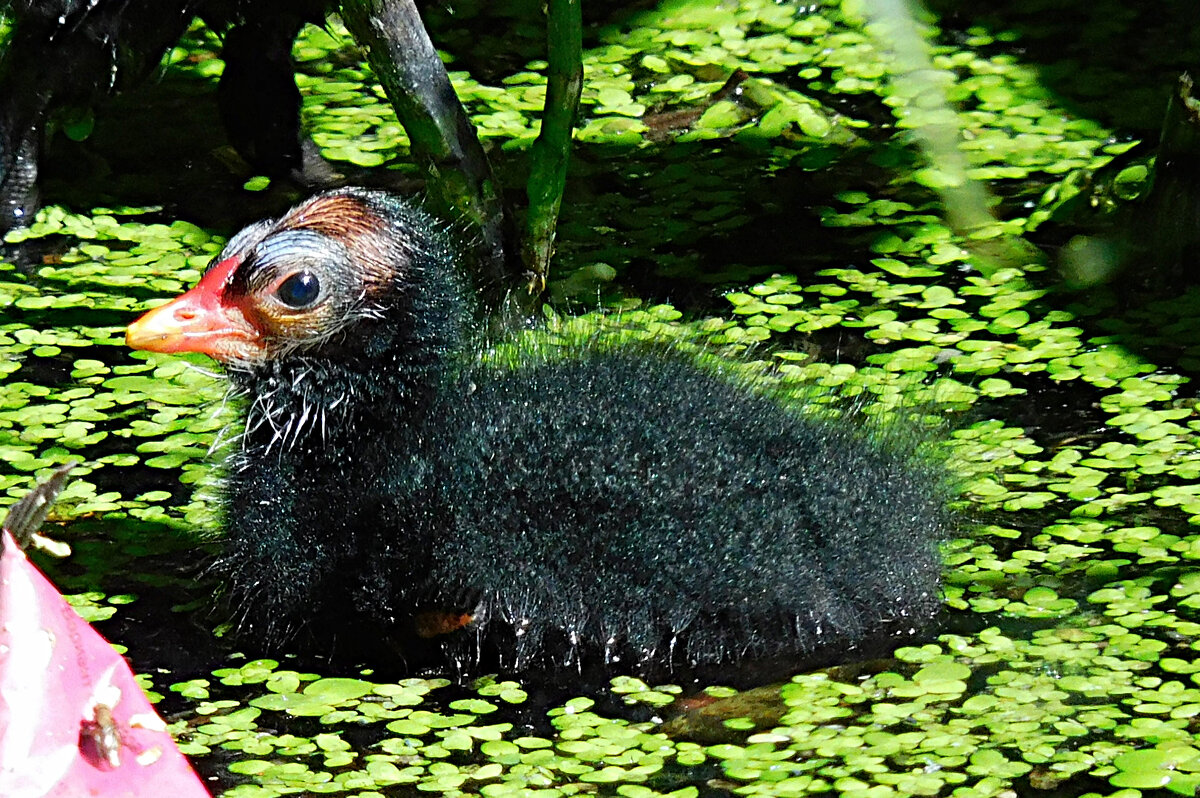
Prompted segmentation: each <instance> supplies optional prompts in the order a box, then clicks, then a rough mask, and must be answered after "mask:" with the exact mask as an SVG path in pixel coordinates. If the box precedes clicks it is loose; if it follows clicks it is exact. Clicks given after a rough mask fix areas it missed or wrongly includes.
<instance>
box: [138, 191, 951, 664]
mask: <svg viewBox="0 0 1200 798" xmlns="http://www.w3.org/2000/svg"><path fill="white" fill-rule="evenodd" d="M318 235H319V236H333V237H335V238H336V239H337V241H336V245H333V244H330V243H329V240H328V238H327V239H326V240H325V241H324V242H322V241H320V240H317V238H316V237H315V236H318ZM323 248H324V249H323ZM300 251H303V252H305V253H306V254H305V255H304V257H303V258H300V259H297V257H296V253H298V252H300ZM314 252H316V253H317V255H313V253H314ZM322 252H323V254H321V253H322ZM346 256H349V257H348V258H347V257H346ZM322 258H325V259H328V258H334V259H343V258H345V259H346V260H347V262H349V261H354V262H355V263H356V264H357V265H355V266H353V267H350V268H351V270H352V271H354V272H355V273H356V274H357V275H358V276H356V277H352V278H349V282H348V283H346V284H345V285H344V286H342V289H343V290H344V292H345V293H346V295H347V297H350V298H351V300H352V301H350V302H349V304H347V305H345V306H343V307H334V308H332V309H330V308H327V307H326V305H327V304H328V303H332V304H333V305H337V303H338V302H339V301H340V300H339V299H338V298H337V297H334V296H327V295H326V294H324V293H321V294H320V295H319V296H318V297H317V298H316V299H313V300H312V302H311V304H306V305H305V308H306V310H305V311H304V312H303V313H292V312H290V311H289V312H284V313H280V312H277V311H278V309H274V310H273V309H271V308H270V307H268V305H269V304H270V302H273V301H277V300H278V299H279V298H280V297H283V298H285V299H287V300H289V301H290V300H293V299H296V298H297V296H298V295H299V297H300V299H308V298H309V294H311V293H312V292H311V291H301V290H300V289H298V288H297V286H299V285H300V283H298V282H295V281H293V278H295V277H296V275H297V274H300V273H301V272H305V273H308V274H309V276H310V277H312V278H313V279H314V280H317V281H319V282H320V283H321V286H322V287H321V289H320V290H321V291H322V292H325V291H327V290H328V291H336V290H338V289H337V288H336V286H334V283H335V282H336V281H337V280H339V279H342V278H341V277H339V275H341V274H342V272H343V269H344V268H346V267H344V265H340V264H339V265H337V266H336V267H331V266H329V265H328V264H324V265H322V264H321V263H319V261H320V260H321V259H322ZM284 264H287V265H286V266H285V265H284ZM306 264H307V265H306ZM385 266H386V267H387V268H392V269H394V274H393V275H391V276H389V275H388V274H385V272H386V271H387V269H386V268H384V267H385ZM247 272H248V273H247ZM363 275H365V276H366V277H365V278H364V277H363ZM289 281H292V282H289ZM356 281H357V282H356ZM256 285H260V286H262V287H261V288H258V289H256V288H255V286H256ZM298 291H299V294H298ZM264 292H265V293H264ZM212 296H218V297H219V301H218V302H217V305H219V310H212V309H210V310H208V311H206V310H204V306H205V303H206V302H209V299H208V298H211V297H212ZM264 296H265V297H275V299H270V300H264V298H263V297H264ZM189 297H191V299H189ZM206 297H208V298H206ZM264 302H266V304H265V305H264ZM248 303H250V304H248ZM173 305H174V307H173V306H172V305H168V306H164V307H165V308H166V309H165V310H163V309H160V310H157V311H154V312H152V314H150V316H148V317H147V318H146V319H144V320H142V321H140V322H138V324H137V325H135V326H134V327H133V328H131V332H130V339H131V342H132V343H134V344H135V345H140V346H144V347H147V348H157V349H161V350H163V351H179V350H180V349H182V348H189V349H193V350H196V351H207V352H209V353H210V354H214V355H215V356H217V357H218V359H221V360H224V361H225V362H227V363H228V364H229V367H230V374H231V376H232V377H233V380H234V383H235V385H237V386H238V387H239V388H240V389H242V390H244V391H245V392H246V393H247V394H248V398H247V413H246V421H247V428H246V434H245V436H244V439H243V441H242V443H241V446H240V449H239V451H238V452H237V453H236V454H235V455H234V456H233V457H232V458H231V462H230V465H229V468H228V476H227V482H226V487H225V491H226V493H225V496H226V527H227V531H228V537H227V540H228V542H227V548H226V552H225V554H224V557H223V563H224V566H223V568H224V570H226V571H227V572H228V576H229V581H230V585H231V592H232V596H233V598H234V600H235V602H236V603H237V605H238V606H239V608H240V610H241V611H242V612H243V613H244V614H245V616H246V618H247V619H249V623H250V626H251V628H261V629H271V628H275V629H289V628H293V627H295V626H297V625H300V624H302V623H303V622H304V621H305V619H310V618H314V617H331V616H335V617H341V618H344V619H347V620H348V619H350V618H353V617H357V618H366V619H371V621H372V622H374V623H375V624H377V626H378V627H379V628H381V629H383V630H384V631H385V632H386V633H390V634H403V633H408V634H430V633H433V632H442V634H439V635H438V636H437V638H436V639H437V640H439V641H441V643H442V644H443V645H444V646H445V647H446V648H447V649H448V650H449V652H450V653H451V655H452V656H453V657H454V658H455V659H457V660H459V661H463V660H466V659H469V658H470V657H472V656H474V654H475V652H476V651H477V649H478V645H479V642H480V640H489V641H491V642H497V641H499V643H500V646H501V648H502V649H504V651H505V653H506V654H507V657H506V660H507V662H508V664H512V665H517V666H521V665H524V664H527V663H531V662H536V661H550V662H572V661H576V660H578V659H587V658H589V657H591V658H593V659H599V658H606V659H608V660H609V661H612V660H618V659H619V660H621V661H624V662H630V661H633V662H634V663H642V664H650V663H658V664H662V663H670V662H680V663H691V664H695V663H712V662H721V661H728V660H732V659H735V658H738V657H742V656H747V655H749V656H756V657H770V658H786V657H795V658H796V660H797V662H800V661H811V660H813V659H824V660H828V659H830V654H831V652H844V651H845V650H847V649H852V648H854V647H856V646H862V645H865V644H867V643H877V642H879V641H880V640H882V639H886V638H887V637H888V636H889V635H892V634H895V633H902V632H906V631H910V630H911V629H912V628H914V627H919V626H920V625H921V624H922V622H923V621H925V620H926V619H928V617H929V616H930V615H931V614H932V612H933V611H934V610H935V609H936V606H937V585H938V572H939V565H938V560H937V554H936V543H937V540H938V539H939V538H940V537H942V536H943V535H944V533H945V531H946V529H945V527H946V524H947V523H948V517H947V515H946V513H945V510H944V498H945V496H944V491H943V488H942V485H941V484H940V482H939V479H938V477H937V474H936V469H933V468H930V467H926V466H925V465H923V464H922V463H921V462H920V461H919V460H916V459H914V458H912V457H910V456H907V455H904V454H901V453H898V452H897V451H895V450H894V448H893V447H889V446H886V445H884V444H881V443H879V442H877V441H872V440H871V439H869V438H868V437H867V436H865V435H864V434H863V433H862V431H861V430H858V429H855V428H854V427H853V426H852V425H846V424H839V423H834V422H830V421H819V420H814V419H811V418H806V417H804V416H802V415H801V414H799V413H798V412H796V411H795V410H794V409H792V408H789V407H787V406H786V405H785V404H784V403H783V402H781V401H779V400H777V399H776V398H772V397H770V396H766V395H763V394H762V393H760V392H757V391H755V390H754V389H753V388H752V387H751V386H748V385H746V384H745V381H744V380H739V379H734V378H731V377H729V376H728V375H726V374H722V373H720V370H719V368H717V367H715V366H711V365H701V364H697V362H695V360H694V359H693V358H691V357H690V356H686V355H683V354H680V353H676V352H672V351H670V350H668V349H666V348H664V347H650V346H638V347H633V348H630V347H622V346H616V345H605V344H590V345H580V346H579V347H578V348H576V349H568V350H567V351H565V352H558V353H554V352H552V351H550V350H549V349H546V348H542V349H535V348H530V349H528V350H526V351H525V354H524V356H523V357H522V358H520V359H519V360H518V362H517V364H516V365H512V364H505V363H501V362H499V359H498V358H487V357H482V356H481V351H482V350H481V348H480V347H479V346H478V342H477V341H476V340H475V339H474V337H473V335H472V333H471V332H470V331H471V324H470V322H469V318H470V314H469V302H468V300H467V298H466V297H465V296H464V294H463V291H462V288H461V286H460V284H459V282H458V279H457V278H456V276H455V273H454V270H453V269H452V267H451V265H450V261H449V251H448V250H447V249H446V248H445V245H444V244H443V243H442V242H441V241H440V239H439V238H438V237H437V236H436V235H435V234H434V233H433V232H432V225H431V223H430V222H429V220H428V219H426V218H425V217H423V216H421V215H420V214H419V213H417V212H415V211H413V210H411V209H410V208H408V207H407V206H406V205H404V204H402V203H400V202H399V201H398V200H396V199H395V198H392V197H388V196H386V195H382V194H378V193H369V192H361V191H355V190H344V191H341V192H336V193H332V194H325V195H321V196H319V197H317V198H315V199H314V200H310V201H309V203H306V204H305V205H302V206H301V207H300V208H298V209H296V210H294V211H292V212H291V213H290V214H289V215H288V216H285V217H284V218H283V219H282V220H281V221H279V222H276V223H263V224H260V225H259V226H256V227H254V228H250V229H249V230H248V231H246V232H244V233H242V234H240V235H239V236H238V237H237V238H235V239H234V240H233V241H231V242H230V245H229V247H227V249H226V252H225V253H224V254H223V256H222V259H221V262H220V263H218V264H216V265H215V266H214V267H212V269H210V271H209V273H208V274H207V275H206V276H205V278H204V280H203V281H202V282H201V284H200V286H198V287H197V288H196V289H193V291H192V292H189V294H186V295H184V297H182V298H181V299H179V300H176V303H173ZM264 308H265V310H264ZM206 313H207V314H208V315H209V316H212V317H214V318H218V322H217V323H213V324H209V327H210V328H211V329H208V330H207V331H205V330H200V329H198V328H195V325H196V323H197V322H196V321H195V319H196V318H205V314H206ZM235 313H236V314H237V315H238V319H240V320H241V321H239V320H238V319H234V320H233V321H232V322H231V321H230V318H232V315H231V314H235ZM264 313H265V314H266V318H265V319H264V317H263V314H264ZM222 314H223V315H222ZM321 314H325V315H324V316H322V315H321ZM323 319H324V320H323ZM246 320H248V321H247V323H246V324H245V325H244V326H242V327H239V325H241V324H242V321H246ZM281 320H282V321H281ZM210 321H211V319H210ZM139 325H140V326H139ZM188 325H191V327H189V326H188ZM179 329H183V331H184V332H183V333H182V334H181V333H179V332H178V330H179ZM181 335H182V337H181ZM205 336H207V338H206V337H205ZM210 339H211V340H210ZM181 341H186V342H187V343H186V345H185V344H184V343H179V342H181ZM231 341H232V343H230V342H231ZM164 342H167V343H164ZM222 347H224V348H222Z"/></svg>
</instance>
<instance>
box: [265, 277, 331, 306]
mask: <svg viewBox="0 0 1200 798" xmlns="http://www.w3.org/2000/svg"><path fill="white" fill-rule="evenodd" d="M320 294H321V283H320V281H319V280H317V276H316V275H315V274H312V273H310V272H297V273H296V274H293V275H292V276H291V277H289V278H287V279H286V280H284V281H283V282H282V283H280V284H279V287H278V288H276V289H275V297H276V298H277V299H278V300H279V301H280V302H282V303H283V304H285V305H287V306H288V307H289V308H305V307H308V306H309V305H311V304H312V303H313V302H316V301H317V297H318V296H320Z"/></svg>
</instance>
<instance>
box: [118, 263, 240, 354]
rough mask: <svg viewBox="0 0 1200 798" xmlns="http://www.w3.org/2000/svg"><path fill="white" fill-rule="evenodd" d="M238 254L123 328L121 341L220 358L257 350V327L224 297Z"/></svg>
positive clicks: (153, 350)
mask: <svg viewBox="0 0 1200 798" xmlns="http://www.w3.org/2000/svg"><path fill="white" fill-rule="evenodd" d="M240 261H241V259H240V258H228V259H226V260H223V261H221V262H220V263H218V264H216V265H215V266H213V267H212V268H211V269H209V270H208V271H207V272H206V273H205V275H204V276H203V277H201V278H200V282H199V283H197V284H196V287H195V288H193V289H192V290H190V291H188V292H186V293H184V294H180V295H179V296H177V297H175V298H174V299H172V300H171V301H170V302H168V303H167V304H165V305H161V306H160V307H157V308H155V309H154V310H151V311H150V312H148V313H146V314H145V315H143V316H142V317H141V318H140V319H138V320H137V321H135V322H134V323H133V324H130V325H129V327H128V329H126V330H125V343H126V344H128V345H129V346H131V347H133V348H134V349H145V350H148V351H150V352H199V353H201V354H205V355H208V356H209V357H212V358H215V359H216V360H220V361H227V360H235V359H249V358H252V357H253V356H254V355H255V354H256V353H259V352H261V351H262V348H263V340H262V335H261V334H260V333H259V331H258V329H257V328H255V326H254V325H253V324H251V323H250V321H249V320H248V319H247V318H246V315H245V314H244V313H243V312H242V310H241V309H240V308H239V307H238V306H237V305H236V304H234V303H229V302H226V301H225V287H226V286H227V285H228V284H229V279H230V277H232V275H233V272H234V270H236V269H237V266H238V263H240Z"/></svg>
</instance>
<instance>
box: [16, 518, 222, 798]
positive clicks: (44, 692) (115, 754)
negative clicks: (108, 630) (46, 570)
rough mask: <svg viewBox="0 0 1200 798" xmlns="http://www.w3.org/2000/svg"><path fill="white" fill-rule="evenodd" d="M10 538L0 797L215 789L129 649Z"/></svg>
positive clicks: (184, 793)
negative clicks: (152, 695) (128, 657)
mask: <svg viewBox="0 0 1200 798" xmlns="http://www.w3.org/2000/svg"><path fill="white" fill-rule="evenodd" d="M39 520H40V519H39ZM3 538H4V539H3V552H2V553H0V796H3V798H42V796H46V798H76V797H77V796H103V797H104V798H193V797H194V798H208V796H209V793H208V791H207V790H206V789H205V788H204V785H203V783H201V781H200V778H199V777H198V776H197V775H196V774H195V772H194V771H193V770H192V768H191V766H190V765H189V764H188V761H187V759H186V758H185V757H184V756H183V754H181V753H180V752H179V749H178V748H176V747H175V742H174V740H172V739H171V735H170V734H168V733H167V731H166V727H165V724H164V723H163V721H162V719H161V718H159V716H158V714H157V713H156V712H155V711H154V709H153V707H151V706H150V702H149V701H148V700H147V699H146V696H145V695H144V694H143V693H142V690H141V688H140V687H138V685H137V682H136V681H135V680H134V677H133V672H132V671H131V670H130V669H129V665H128V664H127V663H126V662H125V659H124V657H122V656H121V655H119V654H118V653H117V652H116V651H115V650H113V647H112V646H111V645H109V643H108V641H107V640H105V639H104V638H103V637H101V636H100V635H99V634H98V633H97V632H96V631H95V630H93V629H92V627H91V626H90V625H89V624H88V623H87V622H86V621H84V620H83V619H82V618H80V617H79V615H78V614H77V613H76V612H75V610H73V609H71V607H70V605H69V604H67V603H66V601H64V600H63V597H62V596H61V595H60V594H59V592H58V590H56V589H55V587H54V585H52V584H51V583H50V582H49V580H47V579H46V577H45V576H43V575H42V573H41V571H39V570H38V569H37V567H36V566H34V565H33V564H32V563H31V562H29V560H28V559H27V558H26V557H25V552H24V551H22V550H21V547H20V546H18V545H17V543H16V541H15V540H14V539H13V536H12V534H10V532H9V525H8V524H7V523H6V524H5V528H4V531H3Z"/></svg>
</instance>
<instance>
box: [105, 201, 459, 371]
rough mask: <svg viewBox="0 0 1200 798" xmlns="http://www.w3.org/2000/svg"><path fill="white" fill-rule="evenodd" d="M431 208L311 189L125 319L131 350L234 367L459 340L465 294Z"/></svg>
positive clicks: (415, 348)
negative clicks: (161, 299) (191, 278)
mask: <svg viewBox="0 0 1200 798" xmlns="http://www.w3.org/2000/svg"><path fill="white" fill-rule="evenodd" d="M449 263H450V255H449V251H448V249H447V247H446V244H445V243H444V242H443V241H442V239H441V237H440V236H439V235H437V233H436V230H435V223H434V222H433V220H431V219H430V218H429V217H428V216H426V215H425V214H423V213H421V212H420V211H418V210H415V209H414V208H412V207H410V206H409V205H408V204H406V203H405V202H403V201H402V200H400V199H399V198H397V197H394V196H392V195H389V194H386V193H383V192H376V191H366V190H362V189H339V190H335V191H331V192H326V193H323V194H319V195H317V196H315V197H313V198H311V199H309V200H307V201H305V202H304V203H302V204H300V205H298V206H297V207H295V208H293V209H292V210H291V211H289V212H288V213H286V214H285V215H284V216H282V217H281V218H279V219H277V220H267V221H262V222H258V223H256V224H253V225H251V226H249V227H247V228H246V229H244V230H242V231H241V232H240V233H238V234H237V235H235V236H234V237H233V238H232V239H230V241H229V243H228V244H227V245H226V246H225V249H224V250H223V251H222V252H221V254H220V255H219V256H218V257H217V258H216V259H215V260H214V262H213V263H212V264H211V265H210V266H209V267H208V269H207V271H206V272H205V273H204V276H203V277H202V278H201V279H200V282H199V283H198V284H197V285H196V287H195V288H193V289H191V290H190V291H188V292H186V293H184V294H182V295H180V296H178V297H176V298H175V299H173V300H171V301H170V302H168V303H167V304H165V305H162V306H160V307H158V308H155V309H154V310H151V311H150V312H148V313H146V314H145V315H144V316H142V317H141V318H139V319H138V320H137V321H135V322H134V323H133V324H131V325H130V326H129V328H128V330H127V331H126V334H125V340H126V343H128V344H129V346H131V347H133V348H135V349H146V350H150V351H154V352H200V353H203V354H206V355H209V356H211V357H213V358H215V359H216V360H218V361H220V362H222V363H224V364H227V365H234V366H236V367H239V368H251V369H253V368H255V367H256V366H259V365H263V364H267V363H274V362H277V361H279V360H281V359H285V358H288V357H294V356H300V357H316V358H320V359H322V360H326V361H338V360H344V359H361V358H363V357H364V356H365V357H370V356H372V355H380V354H383V353H384V352H389V351H393V350H396V349H403V348H406V347H407V348H408V350H409V351H408V354H409V355H410V356H412V355H417V354H418V350H420V349H421V348H422V347H423V346H427V345H430V344H435V345H436V344H440V345H441V346H438V347H437V348H439V349H442V348H444V345H445V344H447V343H453V342H448V341H446V340H440V341H438V340H437V339H439V338H443V339H444V338H446V337H447V336H448V337H450V338H454V339H457V333H459V332H460V330H459V327H460V326H461V320H462V318H463V317H464V308H463V307H462V294H461V292H460V291H458V290H457V284H456V282H455V278H454V276H453V275H452V274H451V273H450V272H451V271H452V270H451V268H450V266H449Z"/></svg>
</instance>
